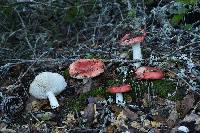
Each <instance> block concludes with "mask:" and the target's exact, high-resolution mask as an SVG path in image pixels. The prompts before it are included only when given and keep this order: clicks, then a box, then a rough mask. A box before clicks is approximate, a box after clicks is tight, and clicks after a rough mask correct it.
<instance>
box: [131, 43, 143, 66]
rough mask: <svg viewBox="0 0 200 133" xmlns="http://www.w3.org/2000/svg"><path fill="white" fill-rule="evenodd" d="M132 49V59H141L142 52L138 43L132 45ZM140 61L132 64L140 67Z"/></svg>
mask: <svg viewBox="0 0 200 133" xmlns="http://www.w3.org/2000/svg"><path fill="white" fill-rule="evenodd" d="M132 51H133V60H142V52H141V48H140V43H137V44H134V45H132ZM140 65H141V62H137V63H134V66H135V67H136V68H138V67H140Z"/></svg>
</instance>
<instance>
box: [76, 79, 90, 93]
mask: <svg viewBox="0 0 200 133" xmlns="http://www.w3.org/2000/svg"><path fill="white" fill-rule="evenodd" d="M91 88H92V80H88V82H86V83H85V84H83V85H82V86H81V87H80V90H79V93H86V92H88V91H90V90H91Z"/></svg>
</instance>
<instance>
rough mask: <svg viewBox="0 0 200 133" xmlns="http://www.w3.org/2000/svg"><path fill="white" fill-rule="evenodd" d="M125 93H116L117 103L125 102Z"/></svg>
mask: <svg viewBox="0 0 200 133" xmlns="http://www.w3.org/2000/svg"><path fill="white" fill-rule="evenodd" d="M123 100H124V99H123V94H122V93H116V103H117V104H120V103H123Z"/></svg>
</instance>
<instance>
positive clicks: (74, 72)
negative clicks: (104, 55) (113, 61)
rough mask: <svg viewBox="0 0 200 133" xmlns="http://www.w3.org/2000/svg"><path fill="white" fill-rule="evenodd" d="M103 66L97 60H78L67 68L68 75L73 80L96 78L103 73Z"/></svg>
mask: <svg viewBox="0 0 200 133" xmlns="http://www.w3.org/2000/svg"><path fill="white" fill-rule="evenodd" d="M104 68H105V64H104V63H103V61H101V60H97V59H79V60H77V61H75V62H73V63H72V64H71V65H70V66H69V74H70V76H71V77H73V78H77V79H83V78H91V77H96V76H98V75H100V74H101V73H103V72H104Z"/></svg>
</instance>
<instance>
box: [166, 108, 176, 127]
mask: <svg viewBox="0 0 200 133" xmlns="http://www.w3.org/2000/svg"><path fill="white" fill-rule="evenodd" d="M178 117H179V115H178V112H177V111H176V110H172V111H171V113H170V115H169V118H168V120H167V125H168V126H169V127H171V128H172V127H174V126H175V124H176V123H177V121H178Z"/></svg>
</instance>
